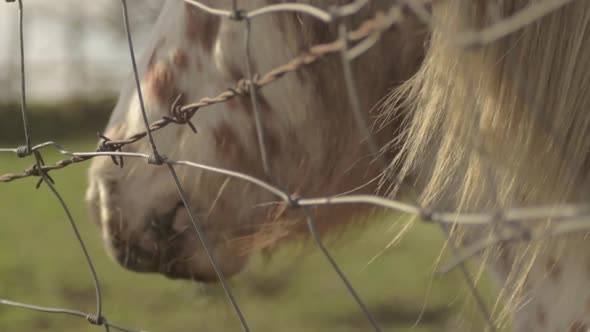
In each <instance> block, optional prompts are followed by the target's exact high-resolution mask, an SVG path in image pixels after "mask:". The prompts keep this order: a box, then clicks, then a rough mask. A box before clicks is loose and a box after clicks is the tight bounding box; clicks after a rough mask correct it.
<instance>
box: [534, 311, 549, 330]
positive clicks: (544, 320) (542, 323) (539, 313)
mask: <svg viewBox="0 0 590 332" xmlns="http://www.w3.org/2000/svg"><path fill="white" fill-rule="evenodd" d="M536 315H537V322H539V326H541V327H544V326H545V324H546V323H547V318H546V314H545V310H543V308H541V307H537V312H536Z"/></svg>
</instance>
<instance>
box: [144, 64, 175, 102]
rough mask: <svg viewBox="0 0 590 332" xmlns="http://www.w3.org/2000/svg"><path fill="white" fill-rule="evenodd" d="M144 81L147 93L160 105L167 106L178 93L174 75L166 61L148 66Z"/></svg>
mask: <svg viewBox="0 0 590 332" xmlns="http://www.w3.org/2000/svg"><path fill="white" fill-rule="evenodd" d="M146 81H147V86H148V93H149V95H150V96H151V97H153V98H155V99H156V101H157V103H158V104H160V105H161V106H166V107H168V106H169V105H170V104H171V103H172V102H173V101H174V99H176V97H177V96H178V95H179V93H178V88H177V86H176V75H175V74H174V71H173V69H172V66H170V65H169V64H167V63H164V62H159V63H156V64H155V65H154V66H152V68H149V70H148V73H147V76H146Z"/></svg>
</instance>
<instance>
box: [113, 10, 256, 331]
mask: <svg viewBox="0 0 590 332" xmlns="http://www.w3.org/2000/svg"><path fill="white" fill-rule="evenodd" d="M121 1H122V4H123V19H124V23H125V29H126V31H127V42H128V44H129V51H130V55H131V60H132V61H131V62H132V64H133V79H134V80H135V85H136V87H137V92H138V96H139V105H140V112H141V115H142V117H143V120H144V125H145V129H146V132H147V135H148V138H149V140H150V144H151V148H152V154H151V155H149V156H148V157H147V161H148V164H152V165H157V166H161V165H163V164H166V166H167V167H168V170H169V171H170V175H171V176H172V179H173V180H174V184H175V185H176V189H177V190H178V194H179V196H180V199H181V200H182V203H183V205H184V207H185V208H186V211H187V213H188V215H189V217H190V220H191V223H192V225H193V228H194V229H195V232H196V233H197V236H198V238H199V241H200V242H201V244H202V245H203V248H204V249H205V253H206V255H207V258H208V259H209V262H210V263H211V265H212V266H213V269H214V270H215V274H216V275H217V279H218V280H219V282H220V283H221V286H222V288H223V291H224V293H225V295H226V297H227V298H228V300H229V302H230V304H231V306H232V308H233V310H234V312H235V313H236V315H237V316H238V319H239V321H240V324H241V326H242V329H243V330H244V331H245V332H250V328H249V327H248V324H247V322H246V319H245V318H244V315H243V314H242V311H241V309H240V306H239V305H238V303H237V301H236V300H235V297H234V295H233V293H232V291H231V288H230V287H229V286H228V285H227V281H226V278H225V276H224V274H223V272H222V271H221V269H220V268H219V265H218V263H217V260H216V259H215V257H214V256H213V254H212V253H211V249H210V246H209V242H208V241H207V237H206V236H205V234H204V232H203V231H202V229H201V227H200V226H199V224H198V223H197V221H196V218H195V216H194V213H193V210H192V209H191V207H190V205H189V202H188V200H187V198H186V197H187V195H186V193H185V192H184V190H183V189H182V186H181V184H180V181H179V180H178V176H177V175H176V171H175V170H174V167H172V165H170V164H168V163H165V160H166V158H165V157H164V156H161V155H160V154H159V153H158V150H157V147H156V142H155V140H154V138H153V137H152V135H151V130H150V126H149V123H148V121H147V115H146V111H145V104H144V102H143V98H141V82H140V81H139V75H138V73H137V67H136V65H135V63H136V61H135V53H134V52H133V39H132V38H131V33H130V31H129V17H128V15H127V5H126V0H121Z"/></svg>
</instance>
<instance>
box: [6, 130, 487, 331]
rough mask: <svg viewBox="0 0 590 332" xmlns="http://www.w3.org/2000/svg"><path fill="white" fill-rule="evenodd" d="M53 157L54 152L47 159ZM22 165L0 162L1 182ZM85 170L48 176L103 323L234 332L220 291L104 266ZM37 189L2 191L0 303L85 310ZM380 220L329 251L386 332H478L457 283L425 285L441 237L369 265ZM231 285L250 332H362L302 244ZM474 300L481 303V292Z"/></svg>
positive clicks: (73, 266) (422, 238)
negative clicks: (98, 289) (97, 286)
mask: <svg viewBox="0 0 590 332" xmlns="http://www.w3.org/2000/svg"><path fill="white" fill-rule="evenodd" d="M94 144H95V142H94V141H86V142H84V141H82V142H80V141H76V142H73V141H71V142H66V144H65V147H66V148H68V149H70V150H91V149H93V147H94ZM57 158H59V156H56V155H55V154H51V156H48V158H47V159H48V161H51V160H54V161H55V160H56V159H57ZM31 163H32V161H31V160H30V159H27V160H19V159H18V158H16V156H14V155H11V154H0V173H5V172H12V171H18V170H20V169H22V168H23V167H26V166H29V165H30V164H31ZM87 166H88V164H87V163H83V164H78V165H74V166H71V167H68V169H67V170H61V171H56V172H53V173H52V176H53V178H54V179H55V181H56V187H57V189H58V190H59V192H60V193H61V194H62V195H63V197H64V199H65V201H66V202H67V204H68V207H69V208H70V209H71V212H72V214H73V216H74V218H75V222H76V224H77V225H78V226H79V228H80V232H81V234H82V237H83V238H84V241H85V242H86V244H87V246H88V249H89V252H90V255H91V257H92V260H93V262H94V264H95V266H96V269H97V271H98V275H99V278H100V281H101V285H102V289H103V295H104V315H105V316H106V317H108V319H109V320H111V321H113V322H116V323H118V324H121V325H123V326H127V327H130V328H135V329H144V330H149V331H240V328H239V324H238V321H237V319H236V317H235V315H234V314H233V312H232V310H231V308H230V306H229V305H228V303H227V301H226V300H225V298H224V295H223V292H222V291H221V290H220V288H219V286H203V285H199V284H195V283H191V282H183V281H171V280H168V279H166V278H164V277H161V276H159V275H147V274H137V273H132V272H129V271H126V270H124V269H122V268H121V267H119V266H118V265H117V264H116V263H114V262H113V261H111V260H110V259H109V258H107V256H106V253H105V251H104V250H103V247H102V243H101V241H100V238H99V233H98V229H97V227H96V226H95V225H93V224H91V223H90V222H88V220H87V218H86V211H85V206H84V202H83V198H84V190H85V187H86V167H87ZM36 181H37V179H24V180H20V181H15V182H12V183H7V184H0V298H5V299H10V300H15V301H20V302H25V303H32V304H37V305H43V306H57V307H66V308H72V309H77V310H82V311H86V312H93V310H95V309H94V308H95V298H94V290H93V286H92V282H91V278H90V272H89V270H88V267H87V265H86V263H85V261H84V259H83V256H82V253H81V251H80V248H79V246H78V244H77V243H76V241H75V238H74V236H73V233H72V230H71V228H70V226H69V224H68V221H67V219H66V217H65V214H64V212H63V210H62V209H61V208H60V206H59V205H58V202H57V200H56V199H55V197H54V196H52V194H51V193H50V191H49V190H48V188H47V187H46V186H41V188H40V189H39V190H35V189H34V186H35V183H36ZM379 219H380V220H379V221H375V222H373V223H372V224H373V225H374V226H373V227H372V228H370V229H369V230H367V231H366V232H363V233H362V234H361V235H360V236H354V234H353V233H355V232H356V231H355V229H354V228H352V229H350V230H349V231H347V233H346V234H345V235H343V236H341V237H339V239H338V241H329V240H328V241H327V242H334V244H332V245H331V246H330V248H331V249H332V252H333V254H334V257H335V259H336V260H337V261H338V262H339V263H340V264H341V267H342V269H343V270H344V271H345V273H346V274H347V275H348V276H349V277H350V280H351V282H352V284H353V285H354V286H355V288H356V289H357V291H358V292H359V294H360V295H361V297H362V298H363V299H364V300H365V302H366V303H367V306H368V307H369V309H370V310H371V311H372V312H373V313H374V314H375V315H376V316H377V318H378V320H379V321H380V322H381V324H382V326H383V327H384V329H385V330H386V331H416V332H422V331H423V332H427V331H428V332H434V331H437V332H438V331H482V330H483V325H482V322H481V319H480V318H479V316H478V313H477V311H476V310H475V309H474V308H475V306H474V305H473V301H471V300H470V297H469V294H468V291H467V289H466V287H465V284H464V283H463V281H462V279H461V276H460V274H459V273H458V272H456V271H455V272H452V273H449V274H448V275H446V276H444V277H434V276H433V273H432V271H433V269H434V267H435V262H436V261H437V258H438V256H439V250H440V248H441V247H442V243H443V242H442V237H441V234H440V231H439V230H438V228H436V227H434V226H425V225H420V226H418V227H414V228H412V229H411V231H410V232H408V234H407V235H406V236H404V237H403V239H402V241H401V242H399V244H397V245H395V246H393V247H392V248H390V249H389V250H386V251H385V252H384V253H383V254H382V255H381V256H379V258H378V259H376V260H375V261H374V262H372V263H371V264H367V263H368V262H369V261H370V260H371V259H372V258H373V257H374V256H375V255H377V254H378V253H379V252H380V251H381V250H382V249H383V248H385V246H386V245H387V243H388V242H389V241H391V239H393V238H394V237H395V235H396V234H397V233H398V232H399V230H400V229H401V227H403V225H404V224H405V223H406V222H407V219H404V218H402V217H396V216H394V215H386V216H383V217H381V218H379ZM231 284H232V287H233V289H234V290H235V292H236V297H237V300H238V302H239V303H240V305H241V307H242V309H243V311H244V315H245V316H246V318H247V320H248V322H249V324H250V325H251V327H252V330H253V331H287V332H291V331H344V332H346V331H369V330H370V327H369V325H368V324H367V322H366V320H365V319H364V318H363V316H362V314H361V313H360V310H359V308H358V307H357V306H356V305H355V304H354V302H353V301H352V298H351V297H350V296H349V294H348V293H347V292H346V291H345V289H344V287H343V285H342V284H341V283H340V282H339V281H338V279H337V278H336V275H335V273H334V272H333V271H332V270H331V269H330V267H329V266H328V264H327V262H326V261H325V258H324V257H323V256H321V255H320V254H319V253H318V251H317V250H313V245H311V244H310V245H307V246H305V247H300V246H290V247H288V248H285V249H283V250H281V251H279V252H278V253H276V254H274V255H273V257H272V258H271V259H270V261H269V262H265V260H264V259H262V258H257V259H255V260H254V261H253V262H252V264H251V266H250V268H249V269H248V271H246V272H245V273H243V274H242V275H241V276H240V277H239V278H237V279H235V280H232V282H231ZM484 286H486V284H485V282H484ZM480 288H482V287H480ZM483 291H484V293H486V294H489V293H490V290H489V287H483ZM421 312H422V314H421ZM420 317H421V319H419V318H420ZM414 325H415V326H414ZM0 331H13V332H20V331H22V332H25V331H27V332H29V331H64V332H70V331H104V330H103V329H101V328H98V327H92V326H90V325H88V324H87V323H86V322H85V321H84V320H82V319H77V318H72V317H68V316H61V315H54V314H45V313H37V312H32V311H27V310H23V309H18V308H13V307H8V306H0Z"/></svg>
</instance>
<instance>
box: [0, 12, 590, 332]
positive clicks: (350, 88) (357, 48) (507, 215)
mask: <svg viewBox="0 0 590 332" xmlns="http://www.w3.org/2000/svg"><path fill="white" fill-rule="evenodd" d="M5 1H6V2H15V0H5ZM120 1H121V5H122V14H123V24H124V26H125V31H126V36H127V40H128V45H129V54H130V59H131V65H132V68H133V72H134V80H135V84H136V89H137V93H138V97H139V100H140V106H141V107H140V111H141V116H142V119H143V122H144V125H145V130H144V131H142V132H138V133H136V134H134V135H131V136H129V137H127V138H125V139H122V140H111V139H110V138H108V137H105V136H100V137H101V143H100V145H99V148H98V149H97V151H93V152H72V151H68V150H66V149H64V148H63V147H62V146H61V145H60V144H59V143H57V142H53V141H48V142H44V143H41V144H38V145H34V146H33V145H32V143H31V137H32V134H33V133H34V128H31V126H30V125H29V122H28V117H27V115H28V112H27V102H26V77H25V72H26V70H25V69H26V66H25V61H24V59H25V49H24V44H25V43H24V37H23V27H22V22H23V17H24V8H23V0H18V1H16V2H17V3H18V7H19V37H20V39H19V41H20V45H19V46H20V63H21V115H22V119H23V133H24V142H25V143H24V145H22V146H19V147H12V148H0V152H3V153H13V154H15V155H16V156H17V157H19V158H24V157H31V156H32V157H33V158H34V164H33V165H32V166H31V167H29V168H27V169H25V170H23V171H21V172H18V173H8V174H3V175H0V182H10V181H14V180H18V179H22V178H27V177H33V176H34V177H39V179H40V180H39V182H38V184H37V187H39V186H40V185H41V184H45V185H46V186H47V187H48V188H49V189H50V191H51V192H52V194H53V195H54V196H55V197H56V199H57V200H58V201H59V203H60V205H61V207H62V209H63V211H64V213H65V214H66V216H67V219H68V220H69V223H70V226H71V228H72V230H73V231H74V235H75V237H76V239H77V241H78V243H79V245H80V248H81V250H82V252H83V255H84V257H85V260H86V262H87V264H88V268H89V270H90V272H91V275H92V280H93V284H94V288H95V293H96V302H97V304H96V311H95V312H94V313H85V312H81V311H77V310H73V309H64V308H54V307H43V306H37V305H32V304H25V303H19V302H15V301H11V300H8V299H1V298H0V304H3V305H8V306H13V307H18V308H24V309H29V310H35V311H42V312H46V313H55V314H65V315H71V316H76V317H81V318H83V319H86V320H87V321H88V322H89V323H90V324H93V325H98V326H103V327H104V329H105V331H110V329H111V328H112V329H116V330H120V331H138V330H133V329H129V328H126V327H123V326H120V325H117V324H115V323H113V322H110V321H109V320H107V318H106V317H105V316H104V313H103V305H102V293H101V289H100V283H99V278H98V273H97V271H95V268H94V266H93V263H92V259H91V257H90V254H89V253H88V251H87V250H86V246H85V244H84V241H83V239H82V237H81V236H80V234H79V232H78V229H77V227H76V225H75V223H74V220H73V217H72V215H71V214H70V212H69V209H68V207H67V204H66V202H65V201H64V200H63V199H62V197H61V195H60V194H59V192H58V191H57V189H56V188H55V186H54V182H53V179H52V178H51V177H50V172H51V171H55V170H58V169H64V168H66V167H68V166H70V165H72V164H75V163H80V162H84V161H87V160H90V159H92V158H95V157H101V158H104V157H109V158H112V159H113V161H114V162H119V163H120V164H121V166H123V165H122V162H123V159H124V158H140V159H144V160H146V163H148V164H150V165H152V166H153V167H166V168H167V169H168V171H169V173H170V176H171V181H173V182H174V184H175V186H176V188H177V191H178V194H179V196H180V198H181V200H182V202H183V204H184V205H185V207H186V210H187V211H188V213H189V217H190V219H191V222H192V225H193V228H194V230H195V232H196V234H197V235H198V238H199V241H200V242H201V244H202V245H203V247H204V249H205V251H206V253H207V256H208V259H209V260H210V262H211V264H212V266H213V268H214V269H215V272H216V274H217V277H218V279H219V281H220V282H221V284H222V287H223V289H224V291H225V294H226V296H227V298H228V301H230V303H231V305H232V307H233V309H234V311H235V312H236V315H237V317H238V319H239V321H240V323H241V326H242V329H243V330H244V331H250V328H249V326H248V323H247V317H244V315H243V313H242V311H241V309H240V306H239V304H238V303H237V301H236V299H235V297H234V295H233V293H232V290H231V288H230V287H229V285H228V284H227V281H226V279H225V277H224V275H223V274H222V272H221V270H220V269H219V268H218V263H217V262H216V260H215V258H214V256H213V255H212V254H211V253H210V246H209V244H208V241H207V238H206V236H205V235H204V233H203V232H202V230H201V229H200V225H199V220H198V218H197V217H196V216H195V215H193V213H192V212H191V211H193V210H192V209H191V208H190V206H189V202H188V200H187V195H186V192H185V190H184V188H183V187H182V185H181V183H180V181H179V179H178V176H177V174H176V169H177V168H185V167H189V168H194V169H200V170H203V171H207V172H212V173H217V174H220V175H224V176H227V177H230V178H235V179H237V180H240V181H243V182H244V183H249V184H252V185H255V186H257V187H259V188H261V189H263V190H266V191H267V192H269V193H272V194H273V195H275V196H276V197H277V198H278V199H279V200H281V201H282V202H283V203H284V204H286V205H287V206H289V207H292V208H298V209H301V210H302V212H303V213H304V215H305V217H306V220H307V225H308V228H309V231H310V234H311V235H312V237H313V240H314V241H315V243H316V244H317V246H318V248H319V250H320V251H321V252H322V254H323V255H324V256H325V258H326V259H327V260H328V262H329V263H330V265H331V266H332V268H333V269H334V271H335V272H336V274H337V275H338V277H339V278H340V280H341V281H342V283H343V285H344V286H345V288H346V289H347V290H348V291H349V293H350V295H351V297H352V298H353V300H354V301H355V303H356V304H357V305H358V306H359V308H360V309H361V311H362V312H363V313H364V315H365V316H366V318H367V320H368V321H369V323H370V324H371V325H372V327H373V329H374V330H375V331H381V328H380V326H379V324H378V322H377V321H376V320H375V318H374V317H373V316H372V314H371V313H370V312H369V310H368V309H367V307H366V306H365V305H364V303H363V301H362V299H361V297H360V296H359V295H358V294H357V292H356V290H355V289H354V287H353V286H352V285H351V283H350V282H349V281H348V279H347V277H346V276H345V275H344V273H343V272H342V271H341V269H340V267H339V266H338V263H337V262H336V261H335V260H334V258H333V257H332V256H331V255H330V253H329V251H328V250H327V249H326V247H325V246H324V244H323V242H322V239H321V237H320V236H319V235H318V232H317V230H316V227H315V221H314V218H313V216H312V214H311V212H310V210H309V209H310V208H311V207H314V206H325V205H338V204H366V205H371V206H375V207H380V208H385V209H388V210H393V211H399V212H402V213H405V214H410V215H414V216H417V217H419V218H420V219H421V220H422V221H423V222H425V223H433V224H438V225H439V226H440V227H441V228H442V230H443V232H445V233H447V232H449V230H450V228H451V227H452V226H453V225H458V224H460V225H491V224H494V225H498V226H501V228H500V229H498V231H496V232H494V233H492V234H491V235H490V236H488V237H486V238H485V239H481V240H478V241H475V242H474V243H472V244H470V245H468V246H466V247H462V248H454V247H452V248H451V249H452V250H451V251H452V258H451V260H450V261H449V262H448V263H447V264H446V265H445V266H443V267H442V268H441V269H440V271H441V272H443V273H446V272H448V271H450V270H451V269H453V268H455V267H460V268H461V270H462V272H463V275H464V277H465V280H466V282H467V284H468V286H469V289H470V291H471V293H472V294H473V296H474V297H475V299H476V304H477V306H478V308H479V310H480V313H481V314H482V316H483V317H484V318H485V321H486V323H487V328H488V330H491V331H496V330H497V328H496V327H495V326H494V323H493V320H492V318H491V314H490V312H489V310H488V309H487V308H486V307H485V304H484V302H483V301H482V299H481V295H480V294H479V291H478V290H477V289H476V288H475V286H474V285H475V284H474V282H473V280H471V277H470V276H469V273H468V272H467V270H466V268H465V266H464V263H465V261H466V260H468V259H469V258H471V257H473V256H474V255H477V254H479V253H481V252H482V251H483V250H485V249H486V248H489V247H491V246H494V245H497V244H500V243H503V242H509V241H531V240H539V239H544V238H548V237H551V236H555V235H561V234H568V233H573V232H579V231H583V230H590V205H589V204H559V205H544V206H534V207H525V208H522V207H515V208H510V209H505V210H503V211H494V212H493V213H486V212H482V213H457V212H454V211H433V210H429V209H425V208H423V207H421V206H420V205H419V204H417V203H415V202H412V203H408V202H405V201H402V200H398V199H392V198H386V197H381V196H377V195H352V194H346V195H335V196H330V197H299V196H295V195H294V194H292V193H291V192H290V191H289V189H288V188H285V187H284V186H283V185H282V182H281V179H279V178H276V177H275V176H274V175H273V174H271V172H270V169H271V168H270V165H269V161H268V158H267V149H266V142H265V137H264V131H263V130H262V123H261V121H262V120H261V118H260V114H259V101H258V97H257V94H258V91H259V90H260V89H263V88H264V87H265V86H267V85H269V84H272V83H273V82H275V81H277V80H279V79H280V78H281V77H283V76H285V75H287V74H289V73H292V72H296V71H298V70H300V69H302V68H304V67H306V66H309V65H311V64H314V63H316V62H317V61H318V60H320V59H322V58H323V57H325V56H327V55H335V54H340V56H341V59H342V71H343V73H344V78H345V83H346V90H347V91H346V92H347V96H348V100H349V103H350V105H351V109H352V110H353V112H354V116H355V120H356V123H357V127H358V130H359V131H360V132H361V134H362V136H363V137H366V138H367V144H368V147H369V149H370V151H371V152H372V153H373V155H374V157H376V158H378V157H379V153H378V147H377V145H376V144H375V142H374V141H373V140H372V138H371V133H370V130H369V127H368V124H367V119H365V118H364V116H363V113H362V110H361V108H360V103H359V99H358V96H357V95H356V87H355V86H356V83H355V80H354V75H353V73H352V70H351V67H350V66H351V61H352V60H354V59H355V58H357V57H358V56H360V55H362V54H363V53H364V52H366V51H367V50H368V49H370V48H371V47H372V46H373V45H375V44H376V43H378V42H379V40H380V37H381V34H382V33H383V32H385V31H387V30H389V29H392V28H395V26H396V25H397V24H399V23H400V22H401V21H402V20H403V19H404V17H405V16H406V15H414V16H415V17H417V18H418V19H420V20H421V21H422V22H423V23H425V24H427V25H428V26H432V25H433V24H435V23H436V22H435V21H434V20H433V19H432V17H431V16H430V11H429V10H428V6H429V5H430V0H420V1H412V0H399V1H395V2H392V5H391V6H390V7H389V9H387V10H385V11H382V12H378V13H376V15H375V16H374V17H372V18H370V19H368V20H366V21H364V22H363V23H361V24H359V25H358V27H357V28H356V29H349V27H347V26H346V25H345V24H344V23H343V21H342V20H341V19H342V18H344V17H348V16H352V15H355V14H357V13H359V12H360V11H361V10H362V9H363V8H365V6H367V5H368V4H369V3H370V2H371V1H370V0H356V1H351V2H349V3H348V4H345V5H341V6H334V7H331V8H328V9H322V8H318V7H314V6H311V5H308V4H302V3H280V4H270V5H267V6H264V7H260V8H257V9H253V10H250V11H245V10H241V9H240V8H239V7H238V5H237V1H235V0H234V1H233V2H232V8H231V9H220V8H214V7H211V6H208V5H206V4H204V3H201V2H199V1H195V0H184V2H185V3H186V4H189V5H192V6H193V7H194V8H197V9H199V10H202V11H204V12H206V13H208V14H210V15H216V16H220V17H222V18H225V19H230V20H235V21H239V22H242V23H243V24H244V33H245V35H244V37H245V38H244V41H245V43H244V58H245V59H246V64H247V77H244V78H242V79H241V80H239V81H238V82H236V85H235V87H234V88H231V89H227V90H226V91H222V92H221V93H219V94H218V95H216V96H213V97H204V98H202V99H200V100H198V101H196V102H193V103H189V104H185V105H178V103H177V102H178V100H177V102H175V103H174V105H173V107H172V110H171V112H172V116H166V117H163V118H161V119H160V120H157V121H155V122H153V123H151V124H150V123H148V119H147V116H146V112H145V106H144V102H143V97H142V93H141V92H142V90H141V84H140V80H139V77H138V73H137V65H136V59H135V52H134V47H133V41H132V32H131V29H130V27H129V16H128V15H129V13H128V9H127V3H126V0H120ZM178 1H181V0H178ZM571 1H572V0H545V1H539V2H534V3H533V4H531V5H529V6H527V7H525V8H523V9H521V10H519V11H518V12H516V13H515V14H514V15H512V16H510V17H507V18H504V19H502V20H501V21H498V22H497V23H494V24H492V25H490V26H487V27H485V28H483V29H481V30H477V31H465V32H463V33H461V34H459V35H457V36H454V37H452V38H454V40H455V42H456V43H457V45H460V46H463V47H478V46H481V45H485V44H488V43H491V42H493V41H496V40H498V39H500V38H502V37H504V36H507V35H509V34H511V33H514V32H515V31H518V30H520V29H522V28H524V27H525V26H527V25H528V24H531V23H532V22H534V21H536V20H538V19H539V18H541V17H543V16H545V15H547V14H549V13H551V12H553V11H555V10H557V9H559V8H561V7H562V6H564V5H565V4H567V3H569V2H571ZM284 12H297V13H300V14H303V15H309V16H310V17H313V18H315V19H317V20H319V21H320V22H323V23H325V24H328V23H335V22H336V23H338V24H339V25H338V32H339V38H338V39H336V40H334V41H332V42H329V43H324V44H318V45H315V46H313V47H311V48H310V49H308V50H307V51H306V52H304V53H302V54H301V55H299V56H297V57H295V58H293V59H291V60H290V61H289V62H287V63H285V64H283V65H281V66H279V67H276V68H274V69H272V70H270V71H268V72H266V73H264V74H255V73H254V72H253V70H252V66H251V63H252V59H251V54H250V39H251V29H250V22H251V20H254V19H256V18H258V17H260V16H263V15H272V14H275V13H284ZM238 96H249V97H250V100H251V103H252V107H253V110H254V117H255V127H256V130H257V139H258V145H259V150H260V153H261V158H262V165H263V169H264V173H265V175H266V176H267V178H268V179H270V180H269V181H263V180H261V179H259V178H256V177H253V176H250V175H248V174H244V173H240V172H236V171H232V170H228V169H224V168H219V167H213V166H209V165H204V164H199V163H196V162H192V161H190V160H171V159H168V158H166V157H165V156H163V155H161V154H160V153H159V152H158V149H157V141H156V140H155V139H154V137H153V136H152V132H154V131H157V130H160V129H161V128H164V127H166V126H168V125H171V124H177V125H187V126H189V127H190V128H191V129H193V131H196V130H195V127H194V125H193V124H192V123H191V118H192V117H193V116H194V115H195V114H196V113H197V112H198V111H202V109H204V108H206V107H208V106H211V105H215V104H220V103H225V102H227V101H229V100H231V99H232V98H235V97H238ZM146 137H147V139H148V140H149V146H150V153H149V154H148V153H138V152H123V151H122V150H121V149H122V147H124V146H126V145H128V144H132V143H135V142H137V141H139V140H141V139H144V138H146ZM49 148H54V149H56V150H57V151H58V152H59V153H60V154H62V155H64V156H67V157H68V158H67V159H63V160H61V161H58V162H57V163H55V164H52V165H46V164H45V163H44V160H43V157H42V153H43V151H45V150H46V149H49ZM381 166H382V167H383V168H385V167H386V166H387V162H386V161H383V162H382V165H381ZM547 219H551V220H553V221H559V223H555V224H553V225H552V227H550V228H543V229H541V228H534V227H528V226H527V225H528V224H531V223H533V224H534V223H539V222H543V220H547ZM498 221H501V223H497V222H498Z"/></svg>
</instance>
